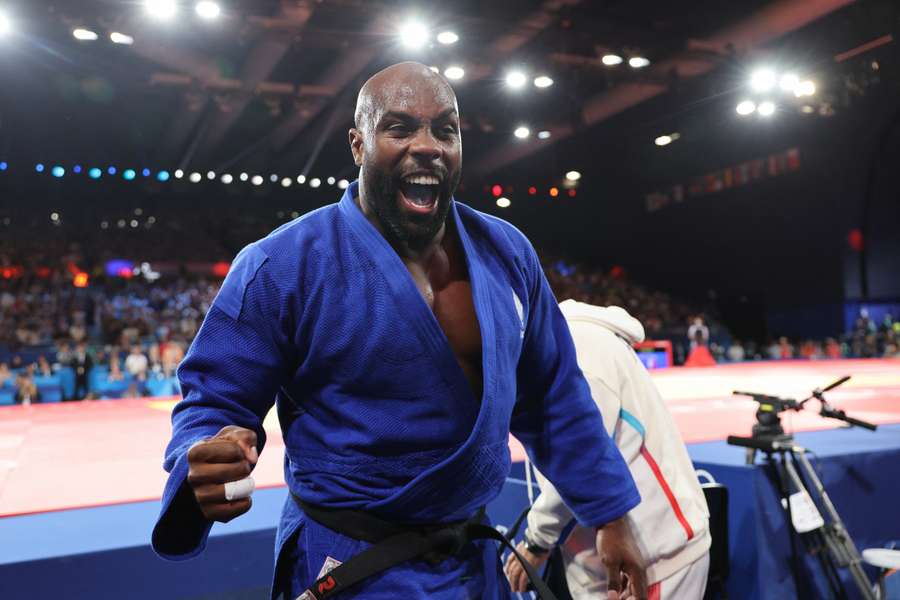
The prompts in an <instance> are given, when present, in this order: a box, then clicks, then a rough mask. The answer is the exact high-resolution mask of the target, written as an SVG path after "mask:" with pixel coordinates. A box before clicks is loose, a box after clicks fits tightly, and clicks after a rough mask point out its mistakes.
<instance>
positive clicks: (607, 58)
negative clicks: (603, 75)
mask: <svg viewBox="0 0 900 600" xmlns="http://www.w3.org/2000/svg"><path fill="white" fill-rule="evenodd" d="M600 60H601V61H603V64H604V65H606V66H607V67H614V66H616V65H621V64H622V57H621V56H619V55H618V54H604V55H603V58H601V59H600Z"/></svg>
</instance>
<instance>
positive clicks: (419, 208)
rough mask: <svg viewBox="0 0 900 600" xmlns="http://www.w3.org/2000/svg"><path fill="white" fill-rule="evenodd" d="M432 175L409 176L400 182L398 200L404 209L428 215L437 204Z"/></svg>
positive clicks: (438, 181) (438, 183)
mask: <svg viewBox="0 0 900 600" xmlns="http://www.w3.org/2000/svg"><path fill="white" fill-rule="evenodd" d="M440 183H441V181H440V179H438V178H437V177H436V176H434V175H409V176H407V177H404V178H403V180H402V181H401V182H400V200H401V201H402V203H403V204H404V205H405V207H406V209H407V210H409V211H411V212H414V213H417V214H430V213H432V212H433V211H434V210H435V209H436V208H437V204H438V186H439V185H440Z"/></svg>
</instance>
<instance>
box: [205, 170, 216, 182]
mask: <svg viewBox="0 0 900 600" xmlns="http://www.w3.org/2000/svg"><path fill="white" fill-rule="evenodd" d="M206 178H207V179H209V180H210V181H212V180H213V179H215V178H216V172H215V171H207V172H206Z"/></svg>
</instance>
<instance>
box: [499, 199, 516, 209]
mask: <svg viewBox="0 0 900 600" xmlns="http://www.w3.org/2000/svg"><path fill="white" fill-rule="evenodd" d="M510 204H512V202H510V201H509V198H497V206H499V207H500V208H509V205H510Z"/></svg>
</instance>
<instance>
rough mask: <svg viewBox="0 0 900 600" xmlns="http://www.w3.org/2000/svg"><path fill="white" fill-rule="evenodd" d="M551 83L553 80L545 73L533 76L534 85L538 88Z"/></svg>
mask: <svg viewBox="0 0 900 600" xmlns="http://www.w3.org/2000/svg"><path fill="white" fill-rule="evenodd" d="M551 85H553V80H552V79H551V78H549V77H547V76H546V75H540V76H538V77H535V78H534V86H535V87H539V88H548V87H550V86H551Z"/></svg>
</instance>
